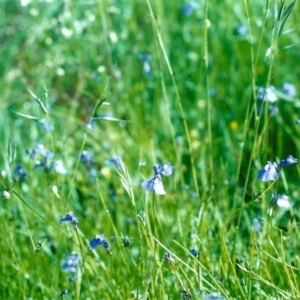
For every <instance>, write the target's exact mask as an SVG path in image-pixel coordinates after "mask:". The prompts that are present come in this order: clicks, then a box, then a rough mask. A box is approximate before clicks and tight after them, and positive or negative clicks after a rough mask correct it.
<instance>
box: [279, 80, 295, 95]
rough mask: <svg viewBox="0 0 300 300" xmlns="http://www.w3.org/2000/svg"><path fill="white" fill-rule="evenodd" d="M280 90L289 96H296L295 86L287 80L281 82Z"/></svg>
mask: <svg viewBox="0 0 300 300" xmlns="http://www.w3.org/2000/svg"><path fill="white" fill-rule="evenodd" d="M282 92H283V93H284V94H286V95H288V96H290V97H296V95H297V90H296V87H295V86H294V85H293V84H291V83H289V82H285V83H284V84H283V87H282Z"/></svg>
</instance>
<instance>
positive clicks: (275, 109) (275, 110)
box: [269, 105, 279, 116]
mask: <svg viewBox="0 0 300 300" xmlns="http://www.w3.org/2000/svg"><path fill="white" fill-rule="evenodd" d="M269 111H270V113H271V115H272V116H275V115H277V114H278V113H279V108H278V106H273V105H270V106H269Z"/></svg>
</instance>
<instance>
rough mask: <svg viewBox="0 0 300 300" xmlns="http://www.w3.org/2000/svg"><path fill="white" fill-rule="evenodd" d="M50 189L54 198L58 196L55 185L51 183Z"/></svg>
mask: <svg viewBox="0 0 300 300" xmlns="http://www.w3.org/2000/svg"><path fill="white" fill-rule="evenodd" d="M50 191H51V192H52V193H53V194H54V195H55V197H56V198H58V199H59V198H60V195H59V193H58V187H57V186H56V185H51V186H50Z"/></svg>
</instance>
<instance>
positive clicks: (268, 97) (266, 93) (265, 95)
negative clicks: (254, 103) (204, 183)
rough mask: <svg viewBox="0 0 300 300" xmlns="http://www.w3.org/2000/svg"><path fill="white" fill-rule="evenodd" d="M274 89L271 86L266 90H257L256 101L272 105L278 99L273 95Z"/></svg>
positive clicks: (261, 88)
mask: <svg viewBox="0 0 300 300" xmlns="http://www.w3.org/2000/svg"><path fill="white" fill-rule="evenodd" d="M275 91H276V89H275V87H274V86H273V85H270V86H269V87H267V88H263V87H260V88H258V93H257V99H258V100H262V101H266V102H270V103H274V102H276V101H277V100H278V97H277V95H276V93H275Z"/></svg>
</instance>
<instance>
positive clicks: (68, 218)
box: [59, 211, 79, 229]
mask: <svg viewBox="0 0 300 300" xmlns="http://www.w3.org/2000/svg"><path fill="white" fill-rule="evenodd" d="M63 222H70V223H71V224H72V226H73V227H74V229H76V227H77V224H78V223H79V221H78V219H77V218H76V217H75V216H74V214H73V212H72V211H69V212H68V213H67V214H66V216H65V217H64V218H62V219H60V221H59V223H63Z"/></svg>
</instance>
